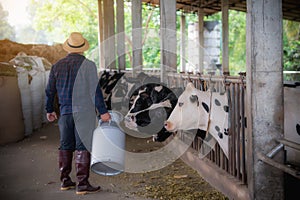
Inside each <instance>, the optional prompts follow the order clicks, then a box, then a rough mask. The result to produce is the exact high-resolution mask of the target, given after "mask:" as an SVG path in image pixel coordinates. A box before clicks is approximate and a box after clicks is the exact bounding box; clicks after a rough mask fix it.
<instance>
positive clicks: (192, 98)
mask: <svg viewBox="0 0 300 200" xmlns="http://www.w3.org/2000/svg"><path fill="white" fill-rule="evenodd" d="M190 100H191V102H192V103H194V102H196V101H198V96H197V95H191V96H190Z"/></svg>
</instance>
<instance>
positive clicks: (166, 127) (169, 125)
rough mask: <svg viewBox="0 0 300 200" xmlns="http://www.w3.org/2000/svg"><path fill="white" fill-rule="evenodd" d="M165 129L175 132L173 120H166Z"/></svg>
mask: <svg viewBox="0 0 300 200" xmlns="http://www.w3.org/2000/svg"><path fill="white" fill-rule="evenodd" d="M165 129H166V130H167V131H169V132H174V131H175V126H174V124H173V123H172V122H170V121H166V122H165Z"/></svg>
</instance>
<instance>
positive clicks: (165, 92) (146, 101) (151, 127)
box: [125, 83, 177, 141]
mask: <svg viewBox="0 0 300 200" xmlns="http://www.w3.org/2000/svg"><path fill="white" fill-rule="evenodd" d="M132 97H133V98H132V101H131V103H130V110H129V112H128V113H127V115H126V116H125V126H126V127H127V128H129V129H132V130H135V131H138V132H142V133H146V134H148V135H155V136H153V140H154V141H163V140H165V139H166V138H167V137H169V136H170V134H171V133H166V132H167V131H166V130H165V128H164V121H165V120H166V119H167V118H168V117H169V115H170V113H171V112H172V110H173V108H174V107H175V105H176V103H177V97H176V95H175V94H174V93H173V92H172V91H171V90H170V89H169V88H167V87H165V86H163V85H161V84H157V83H149V84H146V85H143V86H141V87H140V88H138V90H137V91H136V92H134V93H133V94H132ZM165 133H166V134H165Z"/></svg>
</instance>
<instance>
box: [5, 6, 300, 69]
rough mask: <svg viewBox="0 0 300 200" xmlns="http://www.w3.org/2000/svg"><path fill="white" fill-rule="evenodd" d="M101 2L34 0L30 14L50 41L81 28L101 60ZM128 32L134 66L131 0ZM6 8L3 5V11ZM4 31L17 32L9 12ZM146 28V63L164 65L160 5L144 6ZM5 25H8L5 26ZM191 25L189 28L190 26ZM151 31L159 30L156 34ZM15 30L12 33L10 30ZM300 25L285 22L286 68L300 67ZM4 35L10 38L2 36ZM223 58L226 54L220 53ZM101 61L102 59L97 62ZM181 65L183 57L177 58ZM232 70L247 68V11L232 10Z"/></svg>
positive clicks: (190, 17)
mask: <svg viewBox="0 0 300 200" xmlns="http://www.w3.org/2000/svg"><path fill="white" fill-rule="evenodd" d="M97 3H98V1H95V0H85V1H83V0H43V1H40V0H31V4H30V9H29V10H30V14H31V16H32V20H33V24H34V29H35V30H36V31H42V30H43V31H45V32H47V35H45V38H46V39H47V40H48V41H53V42H60V43H62V42H64V40H65V38H67V37H68V35H69V34H70V32H73V31H79V32H82V33H83V35H84V36H85V37H86V38H87V39H88V40H89V42H90V46H91V48H90V50H89V52H87V54H88V55H93V56H94V57H95V58H94V59H93V60H95V61H97V60H98V54H99V53H98V51H97V46H98V11H97V9H98V5H97ZM124 6H125V7H124V9H125V12H124V15H125V19H124V20H125V33H126V36H125V37H126V39H125V40H126V52H127V54H126V66H127V67H131V59H132V55H131V49H132V35H131V31H132V26H131V24H132V23H131V20H132V19H131V17H132V14H131V2H128V1H124ZM1 9H2V7H1V8H0V10H1ZM0 13H1V14H0V18H1V22H0V28H1V29H3V30H4V28H3V27H8V28H5V31H1V32H0V33H1V34H4V33H5V34H9V35H13V29H12V27H9V25H8V26H7V24H5V23H6V16H7V13H5V12H0ZM181 14H182V13H181V12H179V11H178V12H177V24H176V26H177V29H178V31H179V28H180V25H179V18H180V15H181ZM184 14H185V16H186V21H187V23H186V26H188V24H189V23H197V22H198V16H197V14H196V13H184ZM142 19H143V20H142V27H143V63H144V65H145V67H159V65H160V39H159V26H160V14H159V7H152V6H150V5H148V4H143V6H142ZM204 20H218V21H221V20H222V15H221V12H219V13H216V14H214V15H211V16H206V17H205V19H204ZM3 24H4V25H3ZM186 28H187V27H186ZM151 30H155V31H156V32H155V34H154V36H153V35H151V34H150V33H151ZM9 32H11V33H9ZM299 32H300V25H299V23H296V22H290V21H284V35H283V36H284V37H283V43H284V47H283V48H284V54H283V56H284V70H299V66H300V56H299V54H300V52H299V49H300V45H299V39H300V38H299ZM0 36H1V37H7V36H2V35H0ZM220 57H221V60H222V55H221V56H220ZM97 62H98V61H97ZM177 64H178V65H179V56H178V60H177ZM229 66H230V67H229V70H230V73H231V74H234V75H236V74H237V73H238V72H240V71H245V70H246V13H244V12H238V11H233V10H230V11H229Z"/></svg>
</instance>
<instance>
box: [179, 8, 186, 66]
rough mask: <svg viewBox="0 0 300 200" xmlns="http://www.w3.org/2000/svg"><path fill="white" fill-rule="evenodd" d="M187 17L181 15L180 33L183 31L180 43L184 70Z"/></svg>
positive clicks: (181, 62) (181, 64) (181, 61)
mask: <svg viewBox="0 0 300 200" xmlns="http://www.w3.org/2000/svg"><path fill="white" fill-rule="evenodd" d="M185 25H186V19H185V15H183V14H182V15H181V16H180V33H181V39H180V42H181V45H180V71H182V72H184V71H185V69H186V28H185Z"/></svg>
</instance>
